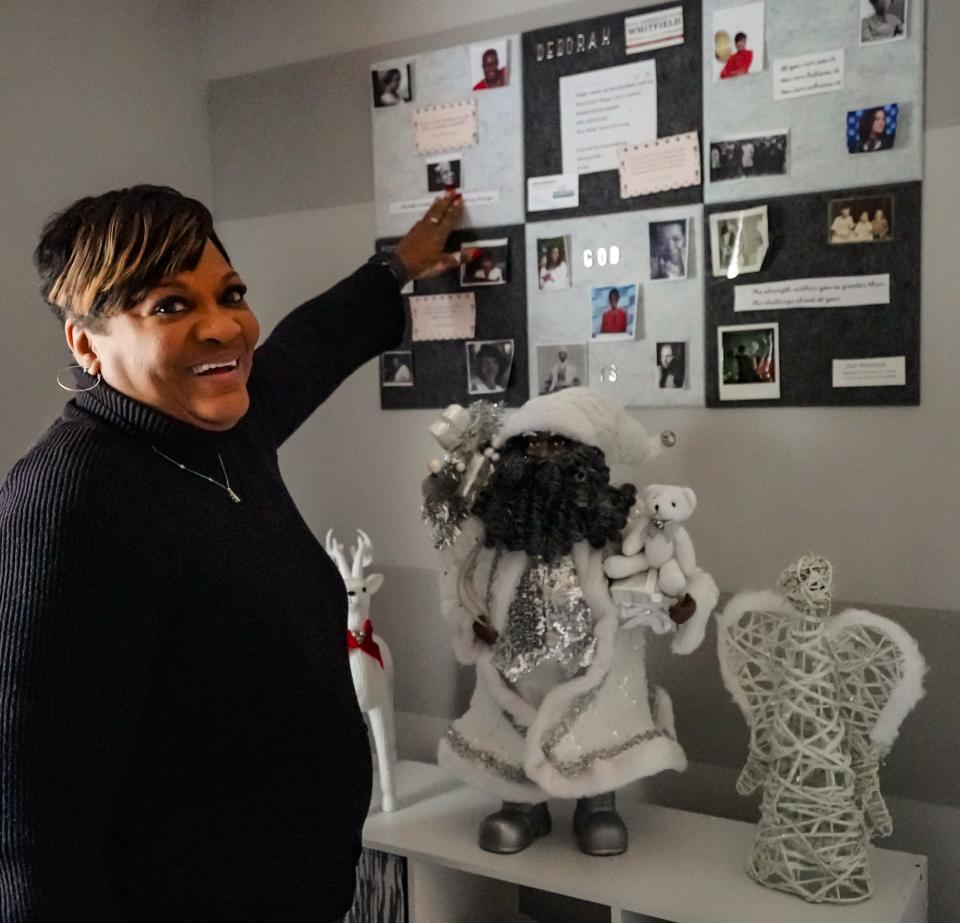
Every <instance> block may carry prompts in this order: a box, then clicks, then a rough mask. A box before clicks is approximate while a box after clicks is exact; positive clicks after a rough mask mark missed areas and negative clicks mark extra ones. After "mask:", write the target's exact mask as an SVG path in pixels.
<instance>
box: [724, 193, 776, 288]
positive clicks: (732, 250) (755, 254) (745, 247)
mask: <svg viewBox="0 0 960 923" xmlns="http://www.w3.org/2000/svg"><path fill="white" fill-rule="evenodd" d="M769 245H770V228H769V225H768V220H767V206H766V205H759V206H756V207H755V208H747V209H741V210H740V211H732V212H718V213H716V214H713V215H711V216H710V256H711V262H712V264H713V274H714V276H716V277H718V278H719V277H723V276H726V278H728V279H736V278H737V276H741V275H744V274H746V273H751V272H759V271H760V270H761V269H762V268H763V261H764V258H765V257H766V255H767V249H768V248H769Z"/></svg>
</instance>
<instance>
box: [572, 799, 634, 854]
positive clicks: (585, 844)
mask: <svg viewBox="0 0 960 923" xmlns="http://www.w3.org/2000/svg"><path fill="white" fill-rule="evenodd" d="M573 832H574V834H576V837H577V845H578V846H579V847H580V851H581V852H585V853H586V854H587V855H588V856H619V855H620V853H622V852H625V851H626V849H627V825H626V824H625V823H624V822H623V821H622V820H621V819H620V815H619V814H618V813H617V808H616V802H615V797H614V793H613V792H605V793H604V794H603V795H596V796H594V797H593V798H578V799H577V809H576V810H575V811H574V812H573Z"/></svg>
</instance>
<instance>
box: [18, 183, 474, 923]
mask: <svg viewBox="0 0 960 923" xmlns="http://www.w3.org/2000/svg"><path fill="white" fill-rule="evenodd" d="M460 211H461V203H460V200H459V199H457V198H455V197H453V196H447V197H445V198H443V199H438V200H437V201H436V202H435V203H434V204H433V205H432V206H431V208H430V210H429V211H428V212H427V214H426V215H425V216H424V218H423V219H421V220H420V221H419V222H418V223H417V224H416V225H415V226H414V228H413V229H412V230H411V232H410V233H409V234H408V236H407V237H406V238H405V239H404V240H403V241H401V243H400V244H399V245H398V248H397V257H396V259H395V260H394V261H393V263H391V264H389V265H384V264H380V265H367V266H365V267H362V268H361V269H359V270H358V271H357V272H356V273H354V274H353V275H352V276H350V277H349V278H348V279H345V280H344V281H343V282H341V283H339V284H338V285H337V286H335V287H334V288H333V289H331V290H330V291H329V292H327V293H326V294H324V295H320V296H319V297H317V298H314V299H312V300H311V301H308V302H306V304H304V305H302V306H301V307H300V308H298V309H297V310H295V311H294V312H292V313H291V314H290V315H289V316H288V317H287V318H286V319H284V320H283V321H282V322H281V323H280V324H279V325H278V326H277V328H276V330H275V332H274V333H273V334H272V335H271V336H270V337H269V339H268V340H267V341H266V342H265V343H264V345H263V346H262V347H260V348H259V349H257V350H256V351H254V348H255V346H256V342H257V338H258V334H259V328H258V325H257V321H256V318H255V317H254V315H253V313H252V311H251V310H250V307H249V306H248V304H247V302H246V299H245V292H246V288H245V286H244V284H243V282H242V281H241V278H240V276H239V275H238V273H237V272H236V271H235V270H234V269H233V267H232V266H231V264H230V261H229V258H228V257H227V254H226V251H225V250H224V248H223V246H222V244H221V243H220V241H219V240H218V238H217V236H216V235H215V234H214V232H213V228H212V224H211V218H210V214H209V212H208V211H207V210H206V208H204V207H203V206H202V205H201V204H200V203H199V202H196V201H194V200H192V199H188V198H185V197H183V196H181V195H180V194H179V193H177V192H175V191H174V190H172V189H166V188H160V187H152V186H137V187H133V188H131V189H124V190H119V191H115V192H110V193H106V194H104V195H101V196H98V197H96V198H87V199H82V200H80V201H79V202H77V203H75V204H74V205H72V206H71V207H70V208H68V209H67V210H66V211H64V212H63V213H62V214H60V215H57V216H56V217H54V218H53V219H52V220H51V221H50V222H49V223H48V225H47V226H46V228H45V229H44V232H43V236H42V238H41V240H40V244H39V246H38V247H37V251H36V261H37V266H38V268H39V271H40V276H41V280H42V285H41V291H42V293H43V295H44V297H45V298H46V299H47V301H48V302H49V303H50V304H51V305H52V306H53V307H54V309H55V311H56V313H57V315H58V316H59V318H60V319H61V321H62V322H63V324H64V332H65V335H66V340H67V344H68V346H69V348H70V350H71V352H72V353H73V356H74V358H75V359H76V361H77V363H78V365H79V366H80V367H81V368H82V369H83V370H84V372H82V373H80V374H78V385H79V386H80V389H81V390H80V393H78V394H77V396H76V397H75V398H74V399H73V400H71V401H70V402H69V403H68V404H67V406H66V408H65V411H64V414H63V416H62V417H61V418H60V419H59V420H57V421H56V422H55V423H54V425H53V426H52V427H51V428H50V429H49V430H48V431H47V432H46V433H45V434H44V435H43V436H42V437H41V438H40V440H39V441H38V442H37V444H36V445H35V446H34V447H33V448H32V449H31V450H30V451H29V452H28V453H27V455H26V456H25V457H24V458H22V459H21V460H20V461H19V462H18V463H17V464H16V465H15V466H14V468H13V470H12V471H11V472H10V474H9V476H8V478H7V480H6V483H5V484H4V486H3V488H2V490H0V550H2V553H0V752H2V760H3V768H4V785H3V792H2V797H3V825H2V828H0V836H2V842H0V856H2V860H0V917H2V919H4V920H8V919H9V920H13V919H16V920H27V919H29V920H30V921H36V923H46V921H51V923H53V921H56V923H63V921H68V920H69V921H72V923H73V921H76V923H79V921H89V923H94V921H96V923H120V921H124V923H134V921H136V923H153V921H161V920H162V921H173V920H176V921H178V923H192V921H197V923H199V921H204V923H207V921H221V920H223V921H226V920H231V921H233V920H258V921H259V920H263V921H266V920H284V921H297V923H300V921H303V923H306V921H308V920H309V921H311V923H313V921H329V920H339V919H340V918H341V917H342V915H343V914H344V913H346V911H347V910H348V908H349V906H350V903H351V900H352V895H353V887H354V870H355V864H356V860H357V857H358V855H359V851H360V828H361V825H362V823H363V819H364V815H365V814H366V810H367V806H368V798H369V794H370V756H369V751H368V749H367V742H366V733H365V730H364V726H363V722H362V719H361V716H360V713H359V710H358V708H357V703H356V699H355V696H354V692H353V686H352V683H351V680H350V671H349V666H348V662H347V647H346V641H345V638H344V635H345V632H346V594H345V591H344V587H343V582H342V580H341V579H340V577H339V574H338V572H337V570H336V567H335V566H334V565H333V563H332V562H331V561H330V560H329V558H327V557H326V555H325V554H324V552H323V550H322V547H321V546H320V544H319V543H318V542H317V541H316V540H315V538H314V537H313V535H312V534H311V533H310V531H309V529H308V528H307V526H306V524H305V523H304V521H303V519H302V518H301V516H300V514H299V513H298V511H297V509H296V507H295V506H294V503H293V501H292V499H291V498H290V495H289V494H288V492H287V490H286V488H285V487H284V484H283V481H282V480H281V477H280V471H279V467H278V465H277V449H278V447H279V446H280V445H281V444H282V443H283V442H284V441H285V440H286V439H287V438H288V437H289V436H290V435H291V434H292V433H293V432H294V431H295V430H296V429H297V428H298V427H299V426H300V424H301V423H303V421H304V420H305V419H306V418H307V417H308V416H309V415H310V414H311V413H312V411H313V410H314V409H315V408H316V407H317V406H318V405H319V404H320V403H322V401H323V400H324V399H325V398H326V397H327V396H328V395H329V394H330V393H331V392H332V391H333V390H334V389H335V388H336V386H337V385H338V384H339V383H340V382H341V381H342V380H343V379H344V378H346V376H348V375H349V374H350V373H351V372H352V371H353V370H354V369H356V368H357V367H358V366H360V365H361V364H362V363H363V362H365V361H366V360H368V359H370V358H372V357H373V356H375V355H376V354H377V353H379V352H381V351H382V350H384V349H389V348H391V347H393V346H394V345H395V344H396V343H397V341H398V340H399V339H400V336H401V332H402V329H403V324H404V315H403V307H402V299H401V297H400V294H399V285H398V282H403V281H404V277H405V276H406V275H407V274H410V275H416V274H420V273H423V272H424V271H425V270H427V269H428V268H429V267H436V265H437V264H438V263H439V262H440V260H441V250H442V247H443V244H444V241H445V240H446V237H447V234H448V232H449V231H450V229H451V228H452V226H453V224H454V222H455V221H456V219H457V217H458V216H459V213H460ZM357 305H364V306H367V305H373V306H374V307H373V308H372V309H364V310H363V311H358V310H357V307H356V306H357Z"/></svg>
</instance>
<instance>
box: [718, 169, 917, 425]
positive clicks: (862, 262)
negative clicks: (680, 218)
mask: <svg viewBox="0 0 960 923" xmlns="http://www.w3.org/2000/svg"><path fill="white" fill-rule="evenodd" d="M846 202H852V203H858V204H857V205H856V206H855V207H854V208H852V209H851V211H852V213H853V214H856V212H857V211H860V212H861V213H862V212H863V211H864V209H866V210H867V213H868V214H869V215H870V216H871V217H872V216H873V215H874V214H875V213H876V211H877V209H878V208H882V210H883V211H884V217H885V220H887V222H888V223H889V225H890V230H889V237H890V239H889V240H885V241H876V242H866V241H863V242H857V241H845V242H843V243H831V238H832V237H833V236H834V234H833V233H832V232H831V224H832V222H833V220H836V219H835V218H833V217H832V216H833V215H836V214H837V213H838V212H840V208H841V206H842V205H843V203H846ZM760 205H765V206H766V208H767V215H768V223H769V227H770V240H771V244H770V249H769V251H768V253H767V256H766V259H765V260H764V264H763V269H762V270H761V271H760V272H757V273H750V274H748V275H744V276H741V277H739V278H737V279H735V280H729V279H727V278H715V277H714V276H713V275H712V273H711V271H710V269H709V268H708V270H707V330H708V333H707V343H706V347H707V350H706V367H707V374H706V380H707V382H708V386H707V404H708V406H710V407H719V406H734V407H735V406H747V405H749V406H757V405H761V406H762V405H764V404H767V405H775V406H843V405H852V404H856V405H878V404H917V403H919V400H920V375H919V366H920V236H919V234H918V233H917V232H916V231H917V229H918V228H919V227H920V224H921V221H920V218H921V184H920V183H904V184H898V185H890V186H874V187H866V188H856V189H844V190H837V191H832V192H821V193H811V194H808V195H802V196H789V197H785V198H776V199H774V198H767V199H757V200H752V201H750V202H744V203H739V202H738V203H737V208H745V209H750V208H753V207H756V206H760ZM831 206H832V207H831ZM725 212H727V206H721V205H712V206H708V207H707V208H706V213H705V219H704V227H705V229H706V230H705V233H706V234H709V233H710V232H709V227H710V217H711V215H716V214H718V213H725ZM810 279H830V280H846V282H845V283H838V282H836V281H833V282H829V283H825V284H820V285H818V286H814V284H812V283H809V282H806V283H805V284H804V287H805V288H808V289H809V291H808V292H802V293H798V294H795V295H794V300H793V303H794V304H795V303H797V302H798V301H799V300H801V299H809V300H816V299H818V298H822V299H823V303H824V304H825V305H827V306H819V307H818V306H811V307H784V308H779V309H773V310H759V311H736V310H735V306H736V290H737V288H738V287H739V288H741V289H744V288H749V287H751V286H754V285H763V286H767V285H770V286H775V285H776V283H778V282H785V281H791V280H796V281H798V282H801V283H802V282H803V280H810ZM865 279H871V280H879V281H880V285H879V286H878V287H877V292H878V297H871V296H870V295H869V294H868V295H867V296H865V297H864V298H859V297H858V298H856V299H854V298H850V296H849V293H850V292H853V293H856V294H859V292H860V291H861V290H862V289H861V288H860V286H862V282H863V280H865ZM884 279H886V280H887V282H888V285H889V297H888V299H886V300H888V303H886V304H884V303H871V302H876V301H883V300H884V297H883V287H882V286H883V280H884ZM794 289H795V290H796V289H798V286H797V285H794ZM845 289H846V290H845ZM765 297H768V298H770V297H772V298H778V295H777V293H776V290H775V289H774V291H773V294H772V295H771V296H765ZM830 299H832V300H833V302H834V303H836V301H837V300H838V299H839V300H843V299H849V300H858V301H866V302H867V303H866V304H859V305H858V304H851V305H848V306H841V305H837V306H829V300H830ZM773 324H775V325H776V338H777V340H778V343H776V344H771V345H775V346H777V347H778V352H779V363H778V367H775V368H774V369H773V370H772V371H773V378H774V381H775V383H776V384H777V385H778V387H779V392H780V396H779V397H778V398H772V397H764V396H763V385H762V384H759V383H758V384H754V383H752V382H749V381H743V382H736V376H737V372H738V369H737V356H736V352H737V349H738V347H739V346H740V345H743V346H744V353H745V357H744V359H741V360H740V361H741V363H743V362H744V361H746V362H747V363H748V373H749V362H750V361H751V360H752V358H753V354H760V355H761V356H762V354H763V353H764V349H760V350H757V349H756V348H755V344H756V343H757V342H758V341H762V342H761V346H763V347H766V346H767V343H766V334H765V333H763V331H766V330H768V329H769V328H770V326H771V325H773ZM731 327H733V328H738V327H739V328H742V330H740V331H737V330H733V331H732V332H729V333H728V334H727V335H726V338H725V339H724V335H723V333H722V331H724V330H728V329H729V328H731ZM724 344H726V348H724ZM730 352H733V353H734V355H732V356H731V355H729V353H730ZM724 361H726V363H727V366H728V367H727V369H726V370H724ZM774 361H776V357H774ZM724 371H726V380H727V381H731V382H734V383H732V384H728V385H727V386H726V387H724V386H723V382H724ZM741 377H743V378H746V377H750V378H752V377H754V376H753V375H752V374H748V375H747V376H744V375H741ZM872 382H879V384H871V383H872ZM743 390H746V391H747V393H748V394H750V393H751V392H753V393H752V395H751V397H750V398H749V399H748V400H742V399H738V395H739V393H740V392H741V391H743ZM721 391H723V392H724V393H725V395H726V397H727V399H725V400H721Z"/></svg>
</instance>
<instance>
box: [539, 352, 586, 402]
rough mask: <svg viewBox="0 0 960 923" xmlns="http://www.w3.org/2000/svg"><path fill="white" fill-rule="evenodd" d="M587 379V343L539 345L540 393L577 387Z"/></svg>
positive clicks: (550, 392)
mask: <svg viewBox="0 0 960 923" xmlns="http://www.w3.org/2000/svg"><path fill="white" fill-rule="evenodd" d="M587 381H589V379H588V378H587V345H586V343H560V344H558V345H555V346H538V347H537V388H538V391H539V393H540V394H553V393H554V392H556V391H562V390H563V389H564V388H576V387H579V386H580V385H585V384H586V383H587Z"/></svg>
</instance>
